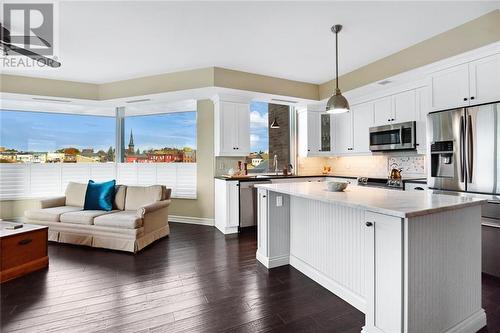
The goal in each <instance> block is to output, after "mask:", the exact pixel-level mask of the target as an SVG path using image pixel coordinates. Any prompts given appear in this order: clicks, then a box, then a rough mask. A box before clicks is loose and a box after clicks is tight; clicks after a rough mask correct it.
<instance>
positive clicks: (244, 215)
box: [240, 180, 271, 228]
mask: <svg viewBox="0 0 500 333" xmlns="http://www.w3.org/2000/svg"><path fill="white" fill-rule="evenodd" d="M270 183H271V181H270V180H259V181H243V182H240V228H246V227H252V226H256V225H257V188H255V187H254V186H255V185H256V184H270Z"/></svg>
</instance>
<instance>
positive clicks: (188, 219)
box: [168, 215, 215, 227]
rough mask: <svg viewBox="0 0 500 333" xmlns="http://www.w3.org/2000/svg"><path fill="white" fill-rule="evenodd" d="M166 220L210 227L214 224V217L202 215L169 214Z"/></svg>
mask: <svg viewBox="0 0 500 333" xmlns="http://www.w3.org/2000/svg"><path fill="white" fill-rule="evenodd" d="M168 221H169V222H177V223H188V224H199V225H208V226H211V227H213V226H214V225H215V220H214V219H209V218H204V217H192V216H180V215H169V216H168Z"/></svg>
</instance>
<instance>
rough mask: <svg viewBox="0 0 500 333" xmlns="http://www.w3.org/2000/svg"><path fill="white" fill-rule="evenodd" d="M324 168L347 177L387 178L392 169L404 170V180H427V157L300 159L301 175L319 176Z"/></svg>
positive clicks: (383, 156)
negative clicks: (327, 167) (419, 178)
mask: <svg viewBox="0 0 500 333" xmlns="http://www.w3.org/2000/svg"><path fill="white" fill-rule="evenodd" d="M323 166H330V167H331V170H332V171H331V173H332V174H336V175H345V176H365V177H378V178H386V177H387V176H388V175H389V171H390V170H391V169H392V167H395V168H398V169H402V171H401V174H402V176H403V178H405V177H406V178H409V177H411V178H418V177H422V178H425V176H426V173H425V155H402V156H397V155H373V156H342V157H299V160H298V167H299V174H301V175H312V174H319V173H321V171H322V170H323Z"/></svg>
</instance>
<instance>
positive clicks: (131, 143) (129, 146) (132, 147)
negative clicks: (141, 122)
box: [128, 130, 135, 155]
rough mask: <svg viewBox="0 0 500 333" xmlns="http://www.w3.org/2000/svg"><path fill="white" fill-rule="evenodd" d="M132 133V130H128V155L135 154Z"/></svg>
mask: <svg viewBox="0 0 500 333" xmlns="http://www.w3.org/2000/svg"><path fill="white" fill-rule="evenodd" d="M134 148H135V147H134V135H133V134H132V130H130V139H129V141H128V153H129V154H130V155H134V154H135V150H134Z"/></svg>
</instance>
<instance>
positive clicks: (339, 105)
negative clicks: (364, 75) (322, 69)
mask: <svg viewBox="0 0 500 333" xmlns="http://www.w3.org/2000/svg"><path fill="white" fill-rule="evenodd" d="M340 30H342V25H340V24H336V25H334V26H333V27H332V32H333V33H334V34H335V93H334V94H333V95H332V97H330V99H329V100H328V102H327V103H326V112H328V113H344V112H349V102H348V101H347V99H346V98H345V97H344V96H342V93H341V92H340V89H339V43H338V34H339V32H340Z"/></svg>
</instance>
